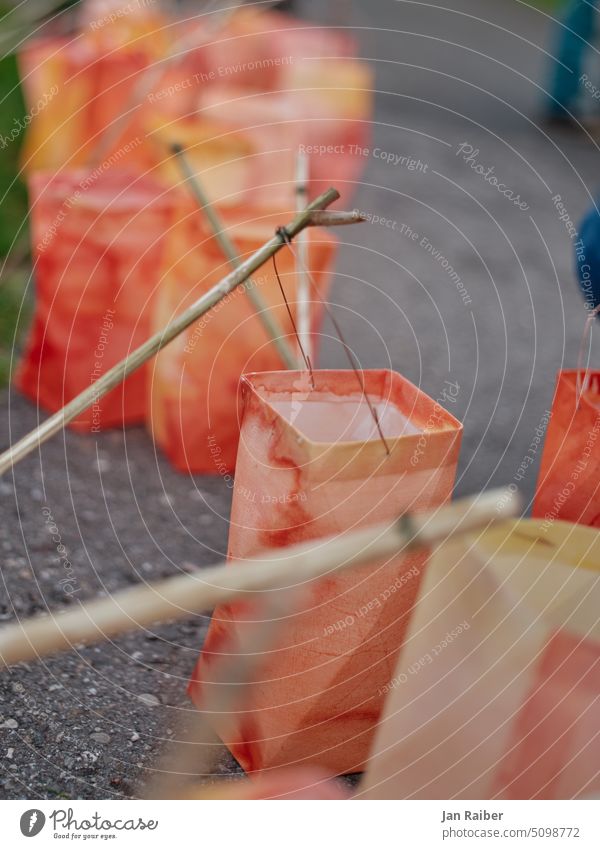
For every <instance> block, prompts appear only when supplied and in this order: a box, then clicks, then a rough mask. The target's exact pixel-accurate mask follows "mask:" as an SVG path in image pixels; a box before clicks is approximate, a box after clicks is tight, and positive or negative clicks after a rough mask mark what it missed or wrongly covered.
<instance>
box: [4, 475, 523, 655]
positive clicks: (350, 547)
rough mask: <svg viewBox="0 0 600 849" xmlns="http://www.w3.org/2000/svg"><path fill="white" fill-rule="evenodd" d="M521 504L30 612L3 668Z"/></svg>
mask: <svg viewBox="0 0 600 849" xmlns="http://www.w3.org/2000/svg"><path fill="white" fill-rule="evenodd" d="M518 508H519V499H518V497H516V496H513V495H512V494H511V493H510V492H508V491H505V490H491V491H490V492H487V493H484V494H483V495H479V496H476V497H474V498H467V499H462V500H460V501H456V502H454V503H453V504H450V505H447V506H445V507H440V508H438V509H437V510H436V511H432V512H431V513H424V514H420V515H417V516H412V515H408V514H407V515H404V516H402V517H401V518H400V519H398V520H394V521H392V522H388V523H386V524H382V525H377V526H375V527H371V528H366V529H361V530H358V531H352V532H350V533H344V534H340V535H338V536H336V537H328V538H326V539H322V540H313V541H311V542H309V543H303V544H302V545H298V546H293V547H291V548H287V549H279V550H277V551H271V552H269V553H265V554H263V555H261V556H258V557H256V558H250V559H248V560H244V561H243V562H232V563H229V564H225V563H222V564H220V565H217V566H213V567H211V568H208V569H203V570H197V571H196V572H192V573H189V574H185V575H178V576H176V577H173V578H168V579H167V580H164V581H160V582H158V583H156V584H150V585H147V584H145V585H144V586H141V587H135V588H132V589H127V590H123V591H121V592H118V593H115V594H114V595H112V596H110V597H109V598H105V599H102V600H99V601H91V602H89V603H87V604H82V605H81V607H80V608H79V609H78V610H71V611H67V612H64V613H59V614H57V615H56V616H54V615H50V616H35V617H32V618H31V619H29V620H26V621H24V622H23V623H16V624H13V625H9V626H7V627H5V628H3V629H1V630H0V668H2V666H9V665H10V664H13V663H18V662H20V661H28V660H34V659H36V658H38V657H42V656H45V655H48V654H53V653H54V652H57V651H64V650H68V649H70V648H72V646H73V645H74V644H77V643H94V642H101V641H102V640H105V639H109V638H112V637H116V636H118V635H120V634H124V633H126V632H128V631H132V630H136V629H138V628H143V627H147V626H150V625H152V624H154V623H157V622H165V621H175V620H179V619H187V618H189V617H190V616H191V615H192V614H193V613H197V612H200V611H205V610H212V609H213V608H214V607H215V606H216V605H217V604H223V603H226V602H228V601H231V600H233V599H235V598H238V597H239V596H245V595H247V594H253V593H264V592H270V591H274V590H282V589H284V588H288V587H290V586H295V585H297V584H298V583H305V582H306V581H312V580H315V579H316V578H320V577H323V576H325V575H329V574H331V573H334V572H337V571H340V570H343V569H347V568H350V567H353V566H358V565H360V564H364V563H367V562H369V561H373V560H377V559H380V558H387V557H392V556H394V555H395V554H397V553H399V552H401V551H408V550H409V549H410V550H412V549H414V548H429V547H431V546H434V545H437V544H439V543H441V542H443V541H444V540H445V539H447V538H449V537H451V536H453V535H454V534H457V533H466V532H467V531H471V530H473V529H475V528H479V527H487V525H489V524H490V523H491V522H494V521H497V520H498V519H505V518H507V517H511V516H514V515H516V513H517V511H518Z"/></svg>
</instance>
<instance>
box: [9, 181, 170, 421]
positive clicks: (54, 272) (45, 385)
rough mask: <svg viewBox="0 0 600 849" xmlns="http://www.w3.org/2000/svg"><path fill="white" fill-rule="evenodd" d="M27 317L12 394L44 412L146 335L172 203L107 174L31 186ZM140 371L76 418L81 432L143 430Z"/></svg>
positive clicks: (149, 187) (147, 187) (149, 186)
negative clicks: (138, 426)
mask: <svg viewBox="0 0 600 849" xmlns="http://www.w3.org/2000/svg"><path fill="white" fill-rule="evenodd" d="M30 205H31V222H32V245H33V254H34V261H35V264H34V274H35V285H36V299H35V315H34V320H33V324H32V326H31V328H30V331H29V336H28V339H27V344H26V348H25V353H24V356H23V360H22V362H21V364H20V366H19V369H18V371H17V374H16V378H15V379H16V383H17V386H18V387H19V388H20V389H21V391H22V392H24V393H25V394H26V395H27V396H29V397H30V398H32V399H33V400H35V401H37V402H38V403H39V404H40V405H41V406H42V407H45V408H46V409H48V410H50V411H55V410H58V409H60V407H62V406H63V405H64V404H65V403H66V402H67V401H69V400H71V398H73V397H74V396H75V395H77V394H78V393H79V392H81V391H82V390H83V389H86V388H87V387H88V386H89V385H90V384H91V383H94V381H95V380H97V379H98V377H100V376H101V375H102V374H104V373H105V372H106V371H107V370H108V369H109V368H110V367H111V366H112V365H114V364H115V363H117V362H118V361H119V360H121V359H123V358H124V357H126V356H127V354H128V353H129V352H131V351H132V350H133V349H134V348H136V347H137V346H138V345H140V344H141V343H142V342H144V341H145V340H146V339H147V338H148V336H149V335H150V322H151V315H150V313H151V305H152V299H153V297H154V295H155V289H156V285H157V281H158V269H159V266H160V254H161V249H162V238H163V234H164V232H165V230H167V229H168V227H169V224H170V221H171V216H172V208H173V205H172V202H171V200H170V198H169V197H168V196H166V195H165V194H164V190H163V189H162V188H161V187H160V186H157V185H156V184H155V183H154V182H153V181H152V180H150V179H148V178H144V177H139V176H137V175H132V174H129V173H128V172H121V171H118V170H110V169H109V170H107V171H105V172H103V173H102V174H100V175H99V176H95V175H93V174H92V175H90V172H89V171H87V170H81V171H68V172H64V173H62V174H58V175H55V176H50V175H48V174H44V173H41V172H40V173H38V174H34V175H33V176H32V178H31V180H30ZM145 368H146V367H142V368H141V369H139V370H138V371H137V372H135V373H134V374H132V375H131V376H130V377H129V378H128V379H127V380H126V381H125V382H124V383H123V384H122V386H120V387H117V388H116V389H114V390H112V392H110V393H109V394H108V395H106V396H105V397H104V398H102V399H101V400H99V401H98V403H97V404H95V405H94V407H93V408H92V409H91V410H89V411H88V412H87V413H86V414H83V415H82V416H81V417H80V418H79V419H78V420H77V421H76V422H74V423H73V425H72V426H73V427H75V428H79V429H83V430H88V429H90V428H92V429H93V430H98V429H100V428H105V427H111V426H114V425H121V424H131V423H135V422H141V421H143V420H144V418H145V413H146V382H147V378H146V373H145Z"/></svg>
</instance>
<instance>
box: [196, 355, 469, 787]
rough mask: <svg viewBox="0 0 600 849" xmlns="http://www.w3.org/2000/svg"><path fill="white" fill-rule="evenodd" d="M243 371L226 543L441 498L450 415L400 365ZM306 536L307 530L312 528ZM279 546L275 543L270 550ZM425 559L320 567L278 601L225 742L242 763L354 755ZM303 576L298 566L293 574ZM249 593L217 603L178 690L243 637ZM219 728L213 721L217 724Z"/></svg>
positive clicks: (371, 723) (244, 551)
mask: <svg viewBox="0 0 600 849" xmlns="http://www.w3.org/2000/svg"><path fill="white" fill-rule="evenodd" d="M362 379H363V380H364V389H365V392H366V393H367V395H368V397H369V399H370V402H371V404H372V406H373V408H374V410H375V411H376V415H377V417H378V420H379V424H380V426H381V428H382V430H383V433H384V435H385V441H386V443H387V448H388V450H389V452H390V453H389V455H388V453H387V451H386V448H385V447H384V444H383V442H382V440H381V438H380V436H379V434H378V431H377V428H376V427H375V422H374V419H373V415H372V412H371V409H370V408H369V405H368V404H367V403H366V400H365V397H364V395H363V392H362V391H361V387H360V383H359V381H358V380H357V375H356V374H355V373H354V372H352V371H315V372H314V381H315V386H314V388H312V386H311V382H310V379H309V378H308V376H307V375H306V374H304V373H300V372H289V371H288V372H283V371H282V372H273V373H267V374H254V375H245V376H244V378H243V380H242V394H243V413H242V415H243V419H242V430H241V437H240V447H239V451H238V458H237V465H236V477H235V488H234V498H233V507H232V515H231V529H230V537H229V556H230V557H232V558H236V559H238V560H239V559H244V558H245V557H247V556H250V555H253V554H255V553H256V552H258V551H261V550H265V549H276V548H279V547H281V546H285V545H288V544H291V543H297V542H301V541H310V540H316V539H317V538H319V537H323V536H330V535H335V534H337V533H339V532H343V531H347V530H350V529H352V528H356V527H359V526H362V525H369V524H373V523H375V522H378V521H385V520H386V519H393V518H394V517H397V516H399V515H400V514H401V513H403V512H405V511H407V510H420V509H426V508H431V507H435V506H436V505H439V504H442V503H444V502H445V501H446V500H447V499H449V498H450V495H451V492H452V487H453V483H454V478H455V472H456V463H457V458H458V451H459V446H460V440H461V433H462V426H461V425H460V423H459V422H458V421H457V420H456V419H455V418H454V417H453V416H451V415H450V414H449V413H447V412H446V411H445V410H444V409H442V408H441V407H440V406H439V404H437V403H436V402H434V401H432V400H431V399H430V398H428V397H427V396H426V395H425V394H424V393H423V392H421V391H420V390H419V389H418V388H417V387H415V386H414V385H412V384H411V383H409V382H408V381H407V380H405V379H404V378H403V377H401V376H400V375H399V374H396V373H394V372H390V371H383V370H382V371H368V372H364V373H363V375H362ZM315 547H316V548H318V542H315ZM282 556H284V555H282ZM425 562H426V556H424V555H423V554H422V553H418V554H416V553H415V554H406V555H404V556H402V557H397V558H393V559H392V560H391V561H390V562H386V563H374V564H372V565H370V566H369V567H363V568H361V569H358V570H356V571H354V572H352V573H348V574H344V575H339V576H332V577H331V578H330V579H328V580H323V581H320V582H318V584H315V585H314V586H313V587H311V588H310V589H309V590H308V598H307V601H306V602H305V603H304V605H303V609H301V610H298V611H290V615H289V621H288V622H286V623H284V624H282V626H281V628H280V631H279V634H280V636H279V639H278V641H277V644H276V645H274V646H273V649H272V651H271V652H269V656H268V657H266V658H265V663H264V666H263V667H262V670H261V680H260V681H255V683H254V686H253V688H252V689H251V692H250V694H249V701H248V702H247V703H246V704H245V705H244V710H243V711H240V713H239V717H234V718H232V717H228V722H227V725H226V728H227V729H231V728H232V727H233V728H234V731H233V732H231V733H229V731H227V732H225V735H224V742H225V743H226V744H227V746H228V747H229V749H230V750H231V752H232V753H233V755H234V757H235V758H236V759H237V760H238V761H239V763H240V764H241V765H242V766H243V768H244V769H245V770H247V771H250V772H252V771H255V770H257V771H260V770H265V769H270V768H272V767H276V766H284V765H290V764H296V763H306V762H308V763H315V764H320V765H322V766H324V767H325V768H327V769H328V770H330V771H331V772H332V773H336V774H341V773H348V772H356V771H358V770H360V769H362V767H363V765H364V763H365V761H366V758H367V755H368V752H369V748H370V745H371V742H372V736H373V733H374V729H375V727H376V724H377V721H378V719H379V715H380V712H381V709H382V704H383V690H384V688H385V686H386V684H387V683H388V681H389V679H390V678H391V676H392V672H393V669H394V666H395V661H396V658H397V655H398V652H399V650H400V647H401V646H402V642H403V639H404V633H405V630H406V627H407V625H408V622H409V619H410V615H411V611H412V608H413V604H414V602H415V599H416V596H417V592H418V588H419V584H420V581H421V573H422V570H423V567H424V565H425ZM298 581H299V582H301V581H302V576H301V575H299V576H298ZM255 616H256V611H255V609H254V605H252V604H251V603H250V602H248V603H242V604H231V605H227V606H221V607H219V608H217V610H215V612H214V615H213V619H212V622H211V625H210V628H209V632H208V636H207V639H206V642H205V645H204V648H203V651H202V655H201V658H200V660H199V662H198V665H197V667H196V670H195V672H194V675H193V677H192V681H191V683H190V693H191V696H192V698H193V700H194V702H195V703H196V704H197V705H199V706H200V705H201V704H202V687H203V682H210V681H211V665H212V664H213V662H216V661H217V660H218V658H219V657H221V656H222V655H223V654H228V653H236V651H238V650H239V649H238V647H239V646H241V645H243V644H244V634H245V629H246V628H247V627H252V626H251V624H249V623H251V621H252V620H253V618H255ZM217 731H219V728H218V725H217Z"/></svg>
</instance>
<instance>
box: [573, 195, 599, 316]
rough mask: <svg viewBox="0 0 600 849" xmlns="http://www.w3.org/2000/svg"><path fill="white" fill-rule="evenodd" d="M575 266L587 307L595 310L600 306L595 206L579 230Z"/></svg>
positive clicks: (597, 223) (597, 214) (596, 213)
mask: <svg viewBox="0 0 600 849" xmlns="http://www.w3.org/2000/svg"><path fill="white" fill-rule="evenodd" d="M598 206H599V207H600V199H599V200H598ZM575 266H576V269H577V277H578V279H579V285H580V286H581V291H582V292H583V297H584V300H585V303H586V306H587V308H588V309H590V310H591V309H594V307H597V306H598V304H600V214H599V213H598V210H597V209H596V207H594V206H593V207H592V208H591V209H590V211H589V212H588V213H587V214H586V216H585V218H584V219H583V221H582V222H581V226H580V228H579V241H578V242H577V243H576V245H575Z"/></svg>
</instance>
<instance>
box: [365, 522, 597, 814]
mask: <svg viewBox="0 0 600 849" xmlns="http://www.w3.org/2000/svg"><path fill="white" fill-rule="evenodd" d="M599 570H600V533H598V532H597V531H595V530H593V529H591V528H583V527H579V526H576V525H571V524H568V523H566V522H556V523H554V525H552V526H551V527H549V528H548V527H545V526H544V523H543V522H542V521H539V520H535V521H533V520H529V521H528V520H521V521H516V522H509V523H505V524H504V523H503V524H498V525H497V526H493V527H492V528H490V529H489V530H487V531H485V532H483V533H478V534H469V535H467V536H465V537H463V538H461V539H456V540H452V541H450V542H449V543H447V544H445V545H443V546H441V547H440V549H439V550H438V552H437V554H436V555H435V556H434V557H433V558H432V562H431V563H430V564H429V568H428V570H427V575H426V578H425V581H424V582H423V585H422V589H421V596H420V600H419V604H418V605H417V608H416V611H415V614H414V616H413V618H412V621H411V624H410V628H409V632H408V634H407V636H406V640H405V645H404V649H403V651H402V654H401V656H400V660H399V663H398V666H397V667H396V671H395V673H394V675H393V677H392V679H391V682H390V684H389V685H388V687H387V688H386V691H387V692H388V693H389V696H388V700H387V702H386V707H385V713H384V716H383V717H382V720H381V724H380V727H379V730H378V733H377V739H376V741H375V745H374V749H373V755H372V757H371V761H370V763H369V766H368V769H367V773H366V776H365V781H364V783H363V785H361V788H360V790H359V796H360V797H361V798H369V799H406V798H422V799H447V798H453V799H461V798H462V799H570V798H573V797H576V796H593V795H596V794H597V793H598V792H600V778H599V775H598V764H599V763H600V734H599V733H598V732H599V729H600V720H599V716H598V700H599V699H600V623H599V619H598V609H599V606H600V592H599V585H598V571H599Z"/></svg>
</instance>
